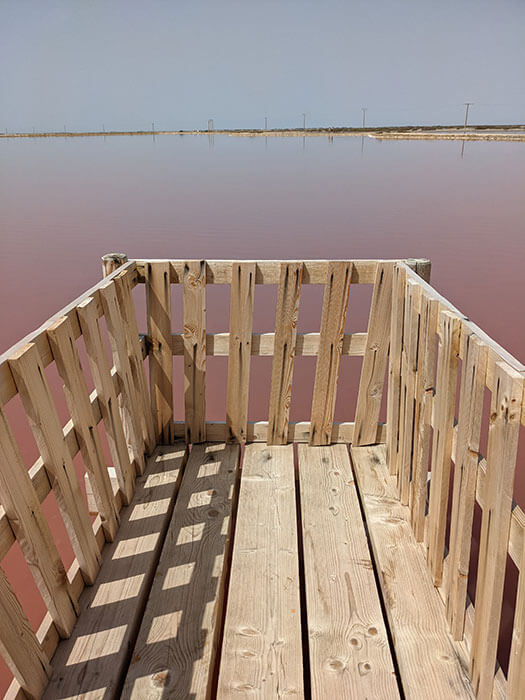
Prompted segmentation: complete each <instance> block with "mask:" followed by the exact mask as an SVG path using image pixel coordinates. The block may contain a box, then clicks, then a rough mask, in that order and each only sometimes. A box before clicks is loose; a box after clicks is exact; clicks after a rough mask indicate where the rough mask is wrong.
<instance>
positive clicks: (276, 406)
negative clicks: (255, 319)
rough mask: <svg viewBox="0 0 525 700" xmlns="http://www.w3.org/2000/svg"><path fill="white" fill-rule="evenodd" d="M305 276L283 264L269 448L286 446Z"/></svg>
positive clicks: (299, 268)
mask: <svg viewBox="0 0 525 700" xmlns="http://www.w3.org/2000/svg"><path fill="white" fill-rule="evenodd" d="M302 276H303V264H302V263H284V262H283V263H282V264H281V278H280V280H279V292H278V297H277V308H276V312H275V345H274V357H273V362H272V382H271V385H270V406H269V411H268V424H269V433H268V444H269V445H283V444H285V443H286V442H287V440H288V422H289V417H290V402H291V398H292V378H293V365H294V359H295V351H296V339H297V318H298V314H299V296H300V294H301V281H302Z"/></svg>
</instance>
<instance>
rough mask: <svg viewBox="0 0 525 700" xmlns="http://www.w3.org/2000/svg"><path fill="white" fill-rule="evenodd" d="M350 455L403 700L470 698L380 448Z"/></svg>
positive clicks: (406, 511)
mask: <svg viewBox="0 0 525 700" xmlns="http://www.w3.org/2000/svg"><path fill="white" fill-rule="evenodd" d="M351 455H352V461H353V464H354V470H355V473H356V478H357V485H358V490H359V492H360V495H361V502H362V504H363V508H364V512H365V517H366V522H367V525H368V532H369V534H370V542H371V545H372V551H373V553H374V558H375V562H376V567H377V571H378V577H379V583H380V586H381V589H382V591H383V599H384V602H385V608H386V612H387V616H388V619H389V622H390V632H391V634H392V639H393V642H394V648H395V653H396V658H397V663H398V667H399V675H400V680H401V683H402V686H403V691H404V695H405V697H406V698H407V700H411V699H412V698H413V699H414V700H420V699H421V698H425V700H427V699H428V700H443V699H444V698H451V699H452V698H454V700H456V699H457V698H474V692H473V689H472V686H471V684H470V680H469V676H468V669H467V668H466V667H465V666H464V664H463V663H462V661H461V660H460V659H461V656H460V653H459V651H458V647H457V645H456V643H455V642H454V641H453V640H452V637H451V636H450V634H449V633H448V625H447V621H446V617H445V609H444V606H443V602H442V600H441V597H440V595H439V593H438V591H437V589H436V588H434V585H433V583H432V580H431V577H430V575H429V571H428V568H427V565H426V562H425V558H424V554H423V552H422V549H421V546H420V545H419V544H418V543H417V542H416V540H415V538H414V535H413V533H412V529H411V527H410V524H409V518H410V512H409V509H408V507H407V506H403V505H402V504H401V503H400V502H399V500H398V498H397V492H396V486H395V477H393V476H390V475H389V474H388V469H387V466H386V461H385V449H384V446H374V447H352V448H351Z"/></svg>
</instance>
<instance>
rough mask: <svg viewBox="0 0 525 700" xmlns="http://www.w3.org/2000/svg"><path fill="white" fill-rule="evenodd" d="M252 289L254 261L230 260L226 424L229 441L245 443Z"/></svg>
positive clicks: (253, 289) (253, 284) (253, 283)
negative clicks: (233, 261)
mask: <svg viewBox="0 0 525 700" xmlns="http://www.w3.org/2000/svg"><path fill="white" fill-rule="evenodd" d="M254 292H255V263H233V267H232V286H231V300H230V342H229V345H230V348H229V356H228V383H227V389H226V424H227V426H228V441H230V442H241V443H242V442H246V425H247V423H248V398H249V390H250V359H251V343H252V323H253V301H254Z"/></svg>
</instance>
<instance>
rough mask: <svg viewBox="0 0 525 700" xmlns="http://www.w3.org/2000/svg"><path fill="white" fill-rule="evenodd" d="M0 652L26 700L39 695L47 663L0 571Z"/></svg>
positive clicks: (45, 674)
mask: <svg viewBox="0 0 525 700" xmlns="http://www.w3.org/2000/svg"><path fill="white" fill-rule="evenodd" d="M0 618H1V620H2V624H1V625H0V653H1V654H2V656H3V658H4V660H5V662H6V663H7V665H8V666H9V669H10V670H11V672H12V673H13V675H14V677H15V678H16V680H17V681H18V682H19V683H20V686H21V688H22V690H23V692H24V693H25V695H26V697H27V698H29V700H33V699H34V700H38V699H39V698H40V696H41V695H42V692H43V690H44V688H45V687H46V684H47V681H48V675H49V673H50V666H49V661H48V660H47V658H46V655H45V654H44V652H43V651H42V647H41V646H40V644H39V642H38V640H37V638H36V636H35V633H34V632H33V630H32V629H31V625H30V624H29V621H28V619H27V617H26V615H25V613H24V611H23V609H22V606H21V605H20V603H19V602H18V599H17V597H16V596H15V594H14V592H13V589H12V588H11V585H10V583H9V581H8V580H7V577H6V575H5V574H4V572H3V570H2V569H1V568H0Z"/></svg>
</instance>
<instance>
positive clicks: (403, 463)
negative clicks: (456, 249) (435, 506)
mask: <svg viewBox="0 0 525 700" xmlns="http://www.w3.org/2000/svg"><path fill="white" fill-rule="evenodd" d="M420 310H421V288H420V287H419V286H418V285H416V284H415V283H413V282H412V281H411V280H409V281H408V282H407V287H406V299H405V321H404V331H403V351H402V356H401V406H400V423H401V421H402V425H403V429H402V431H401V434H402V440H401V443H400V445H399V459H398V474H397V476H398V479H397V482H398V489H399V493H400V500H401V503H402V504H403V505H405V506H406V505H408V502H409V497H410V488H411V482H412V457H413V453H414V423H415V404H416V379H417V360H418V356H417V349H418V338H419V320H420Z"/></svg>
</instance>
